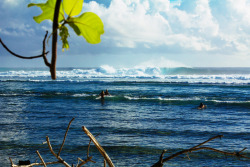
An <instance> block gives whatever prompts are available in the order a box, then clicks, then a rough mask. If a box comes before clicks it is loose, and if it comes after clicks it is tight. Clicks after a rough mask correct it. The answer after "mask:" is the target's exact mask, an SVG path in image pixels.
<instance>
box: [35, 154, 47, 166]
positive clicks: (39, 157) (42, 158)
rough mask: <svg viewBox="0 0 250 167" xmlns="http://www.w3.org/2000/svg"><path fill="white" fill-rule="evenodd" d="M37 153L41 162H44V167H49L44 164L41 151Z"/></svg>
mask: <svg viewBox="0 0 250 167" xmlns="http://www.w3.org/2000/svg"><path fill="white" fill-rule="evenodd" d="M36 153H37V155H38V157H39V158H40V160H41V161H42V163H43V166H44V167H47V166H46V163H45V162H44V160H43V158H42V156H41V155H40V153H39V151H36Z"/></svg>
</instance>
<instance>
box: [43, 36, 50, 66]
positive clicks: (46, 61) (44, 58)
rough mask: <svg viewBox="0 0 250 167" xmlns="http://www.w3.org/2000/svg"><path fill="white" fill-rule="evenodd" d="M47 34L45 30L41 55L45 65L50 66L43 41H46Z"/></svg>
mask: <svg viewBox="0 0 250 167" xmlns="http://www.w3.org/2000/svg"><path fill="white" fill-rule="evenodd" d="M47 35H48V31H46V34H45V36H44V39H43V53H42V55H43V60H44V63H45V65H46V66H48V67H49V68H50V66H51V64H50V63H49V62H48V59H47V57H46V53H45V51H46V44H45V41H46V38H47Z"/></svg>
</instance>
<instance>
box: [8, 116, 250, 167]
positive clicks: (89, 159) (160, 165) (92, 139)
mask: <svg viewBox="0 0 250 167" xmlns="http://www.w3.org/2000/svg"><path fill="white" fill-rule="evenodd" d="M74 119H75V118H73V119H72V120H71V121H70V122H69V124H68V127H67V130H66V132H65V135H64V139H63V142H62V145H61V147H60V149H59V151H58V153H57V154H56V153H55V151H54V150H53V148H52V146H51V143H50V141H49V137H48V136H46V142H44V143H47V145H48V147H49V150H50V152H51V153H52V155H54V156H55V158H56V159H57V161H54V162H45V161H44V159H43V158H42V156H41V155H40V153H39V151H36V153H37V155H38V157H39V159H40V160H41V163H32V164H29V165H15V164H14V163H13V161H12V159H11V158H9V159H10V163H11V167H32V166H44V167H47V165H52V164H62V165H64V166H66V167H74V165H69V164H68V163H67V162H66V161H65V160H64V159H63V158H62V157H61V156H60V153H61V152H62V149H63V146H64V143H65V140H66V137H67V134H68V131H69V128H70V125H71V123H72V122H73V120H74ZM82 129H83V131H84V132H85V133H86V135H87V136H88V137H89V138H90V141H89V144H88V149H87V158H86V159H85V160H83V159H81V158H77V160H78V163H77V165H76V166H75V167H81V166H83V165H85V164H86V163H88V162H92V163H96V162H95V161H93V160H92V156H89V149H90V144H91V142H93V143H94V144H95V146H96V148H97V149H98V150H99V152H100V153H101V155H102V156H103V158H104V162H103V163H104V164H103V166H104V167H106V163H107V164H108V166H109V167H114V166H115V165H114V164H113V162H112V160H111V159H110V157H109V156H108V154H107V153H106V151H105V150H104V149H103V148H102V146H101V145H100V143H99V142H98V141H97V140H96V137H94V136H93V135H92V133H91V132H90V131H89V130H88V129H87V128H86V127H85V126H82ZM222 137H223V135H218V136H215V137H212V138H210V139H208V140H206V141H204V142H202V143H200V144H198V145H196V146H194V147H191V148H189V149H185V150H182V151H179V152H177V153H175V154H173V155H170V156H168V157H166V158H163V157H164V154H165V153H166V152H167V150H163V151H162V153H161V155H160V158H159V161H158V162H156V163H155V164H154V165H152V167H163V165H164V163H165V162H167V161H169V160H171V159H173V158H175V157H177V156H180V155H182V154H187V157H188V153H191V152H194V151H199V150H210V151H214V152H218V153H221V154H224V155H230V156H235V157H238V158H245V159H250V157H247V156H245V155H244V154H243V151H245V150H246V148H244V149H242V150H241V151H239V152H225V151H222V150H218V149H215V148H212V147H204V146H203V145H204V144H206V143H208V142H210V141H212V140H214V139H217V138H222ZM201 146H203V147H201ZM188 158H189V157H188Z"/></svg>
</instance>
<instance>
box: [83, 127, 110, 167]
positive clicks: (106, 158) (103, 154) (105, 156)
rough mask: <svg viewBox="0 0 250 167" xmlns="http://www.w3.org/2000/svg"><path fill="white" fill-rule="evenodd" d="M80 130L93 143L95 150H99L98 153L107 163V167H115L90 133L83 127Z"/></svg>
mask: <svg viewBox="0 0 250 167" xmlns="http://www.w3.org/2000/svg"><path fill="white" fill-rule="evenodd" d="M82 129H83V131H84V132H85V133H86V134H87V135H88V136H89V138H90V139H91V140H92V141H93V143H94V144H95V146H96V148H97V149H98V150H99V152H100V153H101V154H102V156H103V157H104V159H105V160H106V161H107V163H108V165H109V166H110V167H114V166H115V165H114V164H113V162H112V161H111V159H110V158H109V156H108V154H107V153H106V152H105V150H104V149H103V148H102V146H101V145H100V144H99V142H98V141H97V140H96V138H95V137H94V136H93V135H92V134H91V133H90V131H89V130H88V129H87V128H86V127H85V126H82Z"/></svg>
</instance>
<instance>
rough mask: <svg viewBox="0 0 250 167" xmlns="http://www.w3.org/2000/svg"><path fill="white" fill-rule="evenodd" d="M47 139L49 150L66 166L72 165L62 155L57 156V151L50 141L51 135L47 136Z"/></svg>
mask: <svg viewBox="0 0 250 167" xmlns="http://www.w3.org/2000/svg"><path fill="white" fill-rule="evenodd" d="M46 141H47V144H48V146H49V150H50V152H51V153H52V154H53V155H54V156H55V157H56V158H57V159H58V160H59V161H60V162H61V163H62V164H63V165H64V166H66V167H71V166H70V165H69V164H68V163H67V162H65V161H64V160H63V159H62V158H61V157H60V156H57V155H56V153H55V152H54V150H53V148H52V146H51V144H50V141H49V137H48V136H46Z"/></svg>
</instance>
